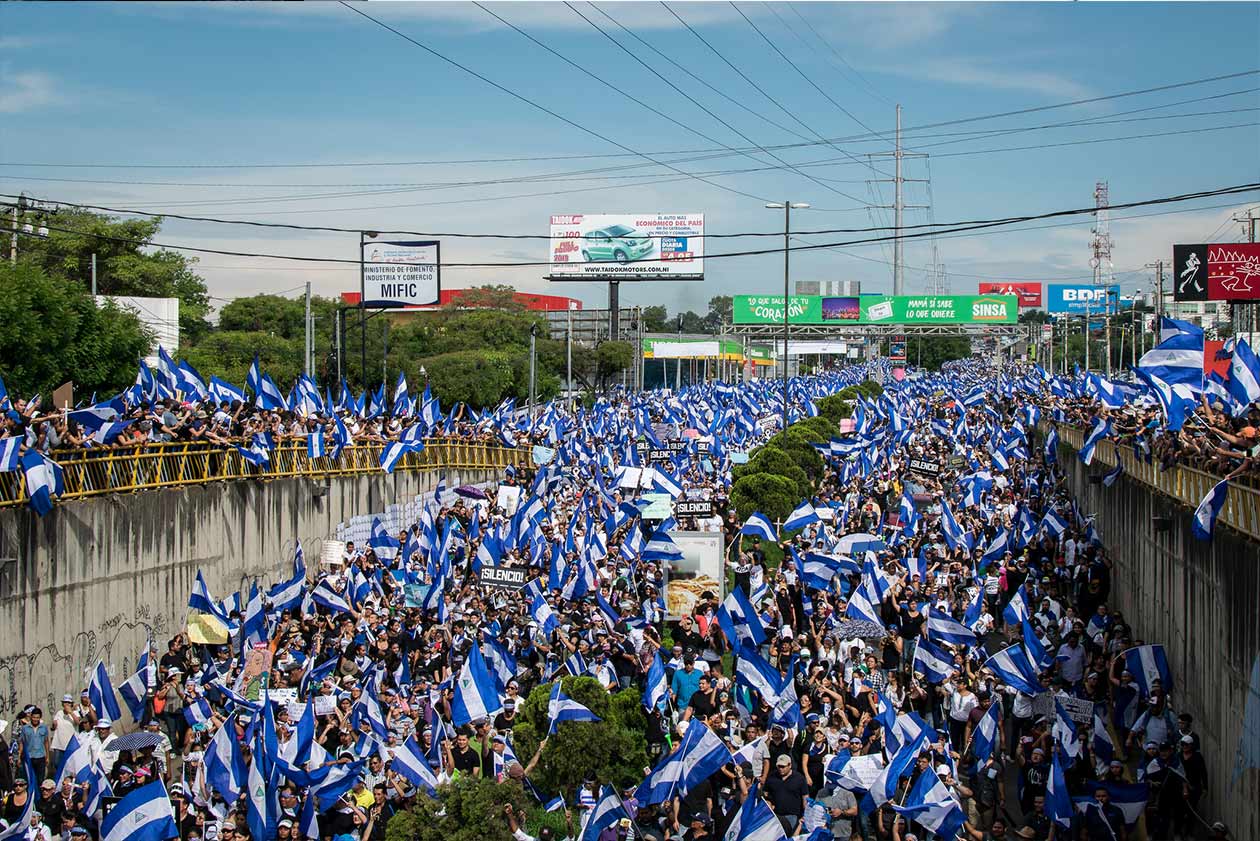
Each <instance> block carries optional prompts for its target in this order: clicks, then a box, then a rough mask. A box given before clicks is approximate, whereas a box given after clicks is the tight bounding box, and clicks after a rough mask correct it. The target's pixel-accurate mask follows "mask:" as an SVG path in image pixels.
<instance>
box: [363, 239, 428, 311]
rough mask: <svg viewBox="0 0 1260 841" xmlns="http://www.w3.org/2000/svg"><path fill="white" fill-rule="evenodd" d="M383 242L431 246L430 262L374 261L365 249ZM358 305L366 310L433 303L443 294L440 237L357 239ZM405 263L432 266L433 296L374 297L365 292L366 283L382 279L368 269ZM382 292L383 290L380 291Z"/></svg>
mask: <svg viewBox="0 0 1260 841" xmlns="http://www.w3.org/2000/svg"><path fill="white" fill-rule="evenodd" d="M383 245H395V246H401V247H405V248H414V249H423V248H432V249H433V262H432V263H428V262H424V263H404V262H394V261H380V262H378V261H374V260H369V259H368V258H367V249H368V248H369V247H379V246H383ZM359 266H360V272H359V309H369V310H398V309H406V308H408V307H431V306H434V305H436V304H437V303H438V302H439V300H440V299H441V296H442V242H441V240H436V239H432V240H379V239H361V240H360V242H359ZM405 266H432V267H433V297H432V299H428V296H425V297H426V300H407V299H404V298H395V297H389V298H386V297H379V298H373V297H370V296H369V295H368V287H369V285H371V284H373V283H376V284H382V283H384V281H382V280H380V279H377V278H373V277H372V275H373V274H377V272H373V271H370V269H373V268H377V267H392V268H394V269H395V270H397V269H399V268H402V267H405ZM395 282H397V283H406V282H407V281H406V280H403V279H398V280H396V281H395ZM383 294H384V293H383V292H382V295H383Z"/></svg>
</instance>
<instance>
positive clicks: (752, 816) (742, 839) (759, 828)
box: [723, 780, 830, 841]
mask: <svg viewBox="0 0 1260 841" xmlns="http://www.w3.org/2000/svg"><path fill="white" fill-rule="evenodd" d="M828 835H830V833H828ZM786 837H787V836H786V835H785V834H784V832H783V824H781V823H780V822H779V818H778V816H777V815H775V813H774V811H773V810H772V809H771V808H770V806H769V805H768V804H767V803H766V801H765V800H764V799H763V798H762V796H761V791H760V783H759V782H758V781H757V780H753V784H752V786H751V787H749V789H748V795H747V796H746V797H745V798H744V802H743V805H741V806H740V807H739V811H738V812H736V813H735V818H734V820H732V821H731V825H730V827H729V828H728V829H727V830H726V834H725V835H724V836H723V841H783V839H785V838H786Z"/></svg>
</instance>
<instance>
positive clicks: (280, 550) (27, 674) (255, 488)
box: [0, 470, 497, 720]
mask: <svg viewBox="0 0 1260 841" xmlns="http://www.w3.org/2000/svg"><path fill="white" fill-rule="evenodd" d="M441 475H442V474H441V473H440V472H437V471H414V472H397V473H394V474H392V475H388V474H385V473H379V474H371V475H358V476H345V477H336V478H331V479H323V480H318V481H315V480H309V479H297V478H293V479H276V480H270V481H261V480H259V481H240V482H224V483H215V484H209V485H205V486H201V487H185V488H179V489H174V490H162V491H150V492H143V493H137V494H129V495H118V496H109V497H101V498H98V499H89V500H82V501H74V502H68V503H64V504H62V505H59V506H58V507H57V509H56V510H55V511H53V512H52V513H51V514H49V515H48V516H47V517H42V518H41V517H37V516H35V515H34V514H32V513H31V512H30V511H28V510H27V509H25V508H24V507H23V508H13V509H6V510H3V511H0V629H2V630H0V717H2V718H7V719H9V720H12V719H13V717H14V712H15V710H17V709H19V708H20V707H21V706H23V705H25V704H28V703H33V704H38V705H40V706H42V707H43V708H44V709H45V718H48V717H49V716H50V715H51V710H54V709H59V708H60V706H59V701H60V699H61V696H62V695H63V694H65V693H67V692H69V693H71V694H74V695H76V696H77V694H78V692H79V691H81V690H82V689H83V688H84V687H86V685H87V678H86V672H87V670H88V669H89V668H91V667H92V666H93V665H94V664H95V663H96V660H97V658H104V661H105V665H106V667H107V668H108V669H109V671H110V676H111V679H112V680H113V682H114V686H115V688H117V687H118V686H119V685H120V684H121V683H122V681H124V680H126V679H127V678H128V677H129V676H130V675H131V673H132V672H134V670H135V668H136V666H135V663H136V658H137V657H138V656H139V653H140V651H141V650H142V648H143V647H144V643H145V640H146V639H148V638H149V637H150V636H152V637H153V638H154V639H155V640H156V642H157V646H158V650H159V652H164V651H165V650H166V643H167V641H168V640H169V639H170V637H171V636H172V635H173V634H174V633H175V632H176V631H178V630H180V629H182V628H183V626H184V623H185V619H186V617H187V614H188V609H187V604H188V594H189V592H190V591H191V589H192V585H193V581H194V579H195V578H196V576H197V571H198V570H201V571H202V573H203V574H204V575H205V578H206V582H207V584H208V585H209V586H210V589H211V592H212V593H213V594H214V595H215V596H216V597H217V598H223V597H224V596H226V595H227V594H229V593H231V592H233V591H236V590H245V591H248V588H249V582H250V580H251V579H254V578H257V579H258V580H259V586H260V587H262V586H270V585H271V584H273V583H275V582H276V581H277V580H279V579H281V578H286V577H288V576H290V575H292V559H293V552H294V547H295V545H296V543H297V542H298V541H300V542H301V543H302V545H303V547H304V548H305V549H306V557H307V559H308V569H310V568H313V567H314V565H315V563H317V559H318V554H319V553H318V546H319V543H318V542H319V541H320V540H321V539H323V538H327V537H331V536H332V535H333V532H334V530H335V528H336V526H337V523H339V522H342V521H347V520H349V519H350V517H352V516H354V515H355V514H361V513H364V512H370V511H381V510H383V509H384V508H385V506H386V505H388V504H390V503H394V502H402V501H406V500H409V499H411V498H413V497H414V496H415V495H416V494H419V493H423V492H426V491H431V490H433V488H434V487H435V486H436V484H437V481H438V479H439V477H440V476H441ZM496 475H497V474H493V473H490V472H478V471H471V470H465V471H462V472H461V473H460V474H459V475H458V476H452V479H453V480H454V482H453V484H450V483H448V484H450V486H451V487H455V486H456V485H458V484H460V483H478V482H484V481H490V480H492V479H494V478H496ZM125 715H126V712H125V711H124V716H125Z"/></svg>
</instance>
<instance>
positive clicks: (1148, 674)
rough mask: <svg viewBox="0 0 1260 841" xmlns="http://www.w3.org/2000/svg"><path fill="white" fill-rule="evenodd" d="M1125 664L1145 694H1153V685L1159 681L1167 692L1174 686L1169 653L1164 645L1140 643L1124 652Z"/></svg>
mask: <svg viewBox="0 0 1260 841" xmlns="http://www.w3.org/2000/svg"><path fill="white" fill-rule="evenodd" d="M1124 665H1125V668H1127V669H1128V670H1129V671H1130V672H1131V673H1132V674H1133V679H1134V681H1136V683H1137V685H1138V686H1139V687H1140V688H1141V690H1142V694H1143V695H1144V696H1146V695H1150V694H1151V687H1153V686H1154V685H1155V681H1157V680H1158V681H1159V682H1160V685H1161V686H1162V687H1163V688H1164V691H1165V692H1171V691H1172V688H1173V677H1172V670H1171V669H1170V668H1168V655H1167V654H1166V653H1165V652H1164V647H1163V646H1162V645H1139V646H1137V647H1135V648H1130V649H1127V650H1126V651H1125V652H1124Z"/></svg>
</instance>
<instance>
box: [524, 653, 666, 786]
mask: <svg viewBox="0 0 1260 841" xmlns="http://www.w3.org/2000/svg"><path fill="white" fill-rule="evenodd" d="M551 686H552V684H550V683H547V684H543V685H542V686H537V687H535V688H534V690H533V691H532V692H530V693H529V697H528V698H526V699H525V703H524V704H523V705H522V706H521V708H520V710H519V712H518V714H517V715H518V718H519V719H520V722H519V723H518V724H517V725H516V727H514V728H513V730H512V743H513V747H514V748H515V750H516V755H517V757H518V758H519V759H521V761H522V762H528V761H529V758H530V757H531V756H533V754H534V751H535V750H537V746H538V742H539V739H538V734H540V733H546V732H547V729H548V727H549V725H550V721H549V720H548V718H547V700H548V698H549V697H550V695H551ZM561 691H563V692H564V694H566V695H568V696H569V697H570V698H572V699H573V700H575V701H577V702H578V703H579V704H582V705H583V706H585V707H586V708H587V709H589V710H590V711H591V712H593V713H595V715H597V716H599V717H600V719H601V720H600V721H577V722H565V723H564V724H562V725H560V728H559V729H558V730H557V731H556V732H555V734H554V735H552V736H551V737H549V738H548V739H547V744H546V747H544V748H543V752H542V756H541V757H540V758H539V761H538V766H537V768H536V769H535V770H534V773H533V775H532V778H531V779H532V780H533V782H534V783H535V784H537V785H538V787H539V788H540V789H542V790H543V791H546V792H559V793H562V794H563V795H564V797H565V800H566V801H569V802H572V801H573V798H574V795H575V794H576V792H577V787H578V786H579V785H580V784H581V782H582V780H584V779H588V778H592V777H594V778H598V779H601V780H612V781H614V782H620V781H629V783H630V784H633V783H634V782H637V781H638V780H640V779H642V777H643V767H644V766H645V765H647V764H648V759H647V740H646V739H645V738H644V735H643V733H644V730H645V728H646V726H647V721H646V719H645V718H644V717H643V713H642V712H641V710H640V703H641V696H640V694H639V692H638V690H636V689H624V690H622V691H621V692H618V693H617V694H615V695H609V694H608V693H607V692H606V691H605V690H604V688H603V687H601V686H600V685H599V682H598V681H596V680H595V679H594V678H591V677H565V678H563V679H562V681H561Z"/></svg>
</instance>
